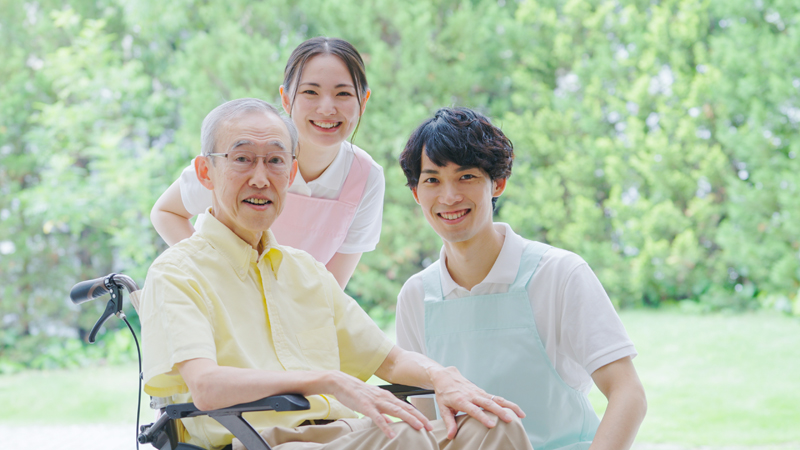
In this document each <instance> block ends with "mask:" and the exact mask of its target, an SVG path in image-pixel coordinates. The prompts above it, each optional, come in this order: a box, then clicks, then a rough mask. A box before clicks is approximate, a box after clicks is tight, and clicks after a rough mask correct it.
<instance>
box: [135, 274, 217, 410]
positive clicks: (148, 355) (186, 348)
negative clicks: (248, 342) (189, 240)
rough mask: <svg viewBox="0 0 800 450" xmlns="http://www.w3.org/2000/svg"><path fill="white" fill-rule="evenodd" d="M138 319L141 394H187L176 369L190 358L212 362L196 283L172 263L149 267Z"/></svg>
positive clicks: (207, 326)
mask: <svg viewBox="0 0 800 450" xmlns="http://www.w3.org/2000/svg"><path fill="white" fill-rule="evenodd" d="M139 316H140V319H141V323H142V353H143V374H144V383H145V387H144V390H145V392H146V393H148V394H149V395H153V396H157V397H166V396H169V395H173V394H181V393H186V392H188V387H187V386H186V383H185V382H184V381H183V378H181V376H180V375H179V374H178V373H177V371H176V370H175V365H176V364H178V363H180V362H183V361H187V360H190V359H195V358H208V359H211V360H214V361H216V346H215V343H214V334H213V330H212V326H211V322H210V321H209V307H208V303H207V301H206V300H205V299H204V298H203V296H202V295H201V294H200V293H199V290H198V289H197V283H196V282H195V281H193V280H192V279H191V278H190V277H188V276H187V275H186V274H185V273H184V272H183V271H182V270H181V269H180V268H179V267H178V266H176V265H173V264H159V263H158V262H157V263H155V264H153V266H151V267H150V270H149V271H148V273H147V279H146V280H145V286H144V289H143V291H142V299H141V307H140V310H139Z"/></svg>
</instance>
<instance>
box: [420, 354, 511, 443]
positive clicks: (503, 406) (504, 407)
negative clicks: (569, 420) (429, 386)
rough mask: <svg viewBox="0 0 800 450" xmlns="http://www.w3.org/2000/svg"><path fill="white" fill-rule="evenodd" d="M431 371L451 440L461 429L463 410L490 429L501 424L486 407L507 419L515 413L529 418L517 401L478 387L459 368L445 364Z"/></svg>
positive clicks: (440, 412)
mask: <svg viewBox="0 0 800 450" xmlns="http://www.w3.org/2000/svg"><path fill="white" fill-rule="evenodd" d="M430 372H431V381H432V382H433V389H434V391H436V402H437V403H438V405H439V414H440V415H441V416H442V419H443V420H444V422H445V425H446V426H447V438H448V439H453V438H454V437H455V435H456V431H457V430H458V427H457V425H456V419H455V415H456V414H457V413H458V412H459V411H460V412H464V413H467V414H469V415H470V416H472V417H474V418H475V419H477V420H479V421H480V422H481V423H482V424H484V425H485V426H486V427H488V428H492V427H494V426H495V425H496V424H497V423H496V421H495V420H494V419H492V418H490V417H489V416H487V415H486V414H485V413H484V410H485V411H490V412H492V413H494V414H495V415H497V417H499V418H500V419H502V420H503V421H504V422H511V421H512V420H514V414H516V415H517V417H525V413H524V412H523V411H522V409H521V408H520V407H519V406H517V404H516V403H513V402H511V401H508V400H506V399H505V398H503V397H498V396H496V395H492V394H490V393H487V392H486V391H484V390H483V389H481V388H479V387H478V386H475V385H474V384H472V382H470V381H469V380H467V379H466V378H464V376H463V375H461V372H459V371H458V369H456V368H455V367H443V368H439V369H434V370H431V371H430Z"/></svg>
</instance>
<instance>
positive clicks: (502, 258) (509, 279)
mask: <svg viewBox="0 0 800 450" xmlns="http://www.w3.org/2000/svg"><path fill="white" fill-rule="evenodd" d="M494 228H495V230H497V231H498V232H499V233H500V234H502V235H504V236H505V239H504V240H503V247H502V248H501V249H500V254H499V255H497V259H496V260H495V262H494V265H493V266H492V270H490V271H489V273H488V274H487V275H486V278H484V279H483V281H481V282H480V283H478V284H477V285H475V287H473V289H475V288H477V287H479V286H481V285H484V284H507V285H511V284H513V283H514V280H515V279H516V278H517V272H519V265H520V261H521V259H522V250H523V247H524V246H525V240H524V239H522V237H521V236H520V235H518V234H517V233H515V232H514V230H512V229H511V227H510V226H509V225H508V224H506V223H502V222H495V223H494ZM446 258H447V255H446V253H445V250H444V246H442V249H441V251H440V252H439V273H440V274H441V280H442V295H443V296H444V297H447V296H448V295H450V294H451V293H453V291H455V290H456V289H462V290H466V289H465V288H463V287H461V286H460V285H459V284H457V283H456V282H455V281H453V277H452V276H450V272H449V271H448V270H447V265H446V264H445V261H446Z"/></svg>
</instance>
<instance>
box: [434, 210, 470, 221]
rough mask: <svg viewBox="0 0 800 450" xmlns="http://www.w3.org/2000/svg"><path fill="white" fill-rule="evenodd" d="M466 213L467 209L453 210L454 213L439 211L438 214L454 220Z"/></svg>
mask: <svg viewBox="0 0 800 450" xmlns="http://www.w3.org/2000/svg"><path fill="white" fill-rule="evenodd" d="M466 213H467V210H466V209H465V210H462V211H458V212H454V213H446V212H443V213H439V215H440V216H442V217H444V218H445V219H447V220H455V219H458V218H459V217H461V216H463V215H464V214H466Z"/></svg>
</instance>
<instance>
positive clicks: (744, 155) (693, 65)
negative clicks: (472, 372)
mask: <svg viewBox="0 0 800 450" xmlns="http://www.w3.org/2000/svg"><path fill="white" fill-rule="evenodd" d="M799 21H800V5H798V4H797V2H793V1H788V0H772V1H769V0H758V1H752V0H732V1H722V0H714V1H711V0H706V1H699V2H698V1H695V0H691V1H689V0H663V1H649V0H648V1H642V0H616V1H600V0H594V1H589V0H568V1H556V0H542V1H534V0H524V1H507V0H472V1H469V0H465V1H452V0H441V1H434V2H431V1H429V0H428V1H420V0H409V1H407V2H404V3H403V5H402V7H401V6H399V5H398V4H397V3H396V2H389V1H386V0H371V1H366V2H354V1H348V0H343V1H340V2H336V3H335V4H334V3H330V2H325V3H319V2H312V1H306V0H299V1H296V2H292V3H291V4H288V3H287V2H283V1H270V0H267V1H260V2H253V1H243V0H232V1H229V2H225V3H222V2H203V1H198V0H182V1H176V2H156V1H153V0H140V1H138V2H125V1H121V0H91V1H90V0H74V1H71V2H69V3H67V2H63V1H55V0H40V1H38V2H28V3H24V2H23V3H20V2H12V1H9V0H0V37H1V38H2V42H3V43H4V45H2V46H0V57H2V60H3V63H2V64H1V65H0V295H2V301H0V319H2V320H0V372H7V371H13V370H17V369H18V368H21V367H24V366H33V367H50V366H58V365H75V364H81V361H82V359H81V358H83V357H84V356H79V355H85V354H86V353H85V351H84V350H83V349H82V348H81V346H80V345H77V346H76V345H74V343H73V344H70V345H66V346H65V345H63V341H64V340H67V341H70V342H77V340H78V339H81V338H84V337H85V335H86V333H87V330H88V329H89V328H90V327H91V325H92V324H93V320H94V319H95V318H96V316H97V315H98V313H99V310H100V309H101V308H102V306H103V305H101V304H100V302H95V304H94V305H92V306H88V305H84V306H82V307H81V308H76V307H73V306H72V305H70V304H69V302H68V300H67V290H68V289H69V287H70V286H71V285H72V284H73V283H74V282H76V281H79V280H81V279H87V278H94V277H97V276H100V275H103V274H106V273H108V272H111V271H118V272H124V273H126V274H128V275H131V276H133V277H134V278H135V279H136V280H137V281H139V282H142V281H143V279H144V276H145V273H146V270H147V267H148V266H149V264H150V262H151V261H152V260H153V259H154V258H155V256H156V255H157V254H158V253H159V252H161V251H163V249H164V248H165V245H164V244H163V242H162V241H161V240H160V238H159V237H158V236H157V235H156V234H155V232H154V231H153V229H152V227H151V226H150V223H149V219H148V215H149V211H150V208H151V207H152V205H153V203H154V202H155V199H156V198H157V197H158V196H159V195H160V194H161V192H163V190H164V189H166V187H167V186H168V185H169V184H170V183H171V182H172V181H174V180H175V178H176V177H177V176H178V174H179V173H180V171H181V169H182V168H183V167H185V166H186V165H187V164H188V163H189V161H190V159H191V158H192V157H193V156H194V155H196V154H197V153H198V152H199V128H200V123H201V121H202V119H203V117H204V116H205V114H206V113H207V112H208V111H210V110H211V109H212V108H213V107H215V106H216V105H218V104H220V103H221V102H223V101H226V100H229V99H233V98H238V97H244V96H253V97H260V98H263V99H266V100H268V101H272V102H276V103H277V100H278V95H277V94H278V89H277V88H278V86H279V85H280V83H281V82H282V78H283V77H282V73H283V67H284V64H285V62H286V59H287V57H288V55H289V53H290V52H291V51H292V49H293V48H294V47H295V46H296V45H297V44H299V43H300V42H302V41H303V40H305V39H307V38H308V37H312V36H317V35H328V36H336V37H342V38H344V39H347V40H349V41H350V42H352V43H353V44H354V45H355V46H356V48H358V49H359V51H360V52H361V53H362V55H363V56H364V59H365V61H366V64H367V72H368V78H369V82H370V87H371V88H372V91H373V96H372V99H371V100H370V102H369V105H368V107H367V111H366V114H365V115H364V118H363V120H362V123H361V126H360V128H359V131H358V133H357V135H356V136H355V138H354V141H355V142H356V143H357V144H358V145H359V146H361V147H362V148H364V149H366V150H367V151H368V152H369V153H370V154H371V155H372V156H373V157H374V158H375V159H376V161H378V162H379V163H380V164H381V165H383V167H384V169H385V173H386V180H387V189H386V205H385V208H384V224H383V232H382V237H381V243H380V244H379V246H378V249H377V250H376V251H374V252H371V253H368V254H366V255H364V257H363V258H362V262H361V264H360V265H359V268H358V269H357V271H356V274H355V275H354V277H353V279H352V281H351V282H350V284H349V285H348V292H349V293H350V294H351V295H353V296H354V297H355V298H356V299H357V300H358V301H359V302H360V304H361V305H362V306H363V307H364V308H365V309H366V310H367V311H368V312H370V314H371V315H372V317H373V318H375V319H376V320H377V321H378V322H379V323H381V324H383V325H386V324H389V323H391V322H392V320H393V314H394V313H393V310H394V303H395V296H396V294H397V292H398V291H399V288H400V286H401V285H402V283H403V282H404V281H405V280H406V279H407V278H408V276H410V275H411V274H413V273H415V272H417V271H419V270H421V269H422V268H423V267H424V266H426V265H427V264H429V263H430V262H431V261H432V260H435V259H436V258H437V257H438V249H439V246H440V245H441V243H440V241H439V240H438V238H437V236H436V235H435V234H434V233H433V232H432V231H431V230H430V229H429V227H427V225H426V224H425V221H424V218H423V217H422V214H421V213H420V211H419V209H418V207H417V206H416V204H415V203H414V202H413V199H412V197H411V195H410V193H409V191H408V188H407V187H405V179H404V177H403V175H402V172H401V171H400V169H399V167H398V165H397V162H396V161H397V155H398V154H399V152H400V151H401V150H402V148H403V145H404V143H405V140H406V138H407V137H408V134H409V133H410V132H411V130H413V129H414V127H416V126H417V125H418V124H419V123H420V122H421V121H422V120H424V119H425V118H426V117H428V116H429V115H431V114H432V113H433V112H434V111H435V110H436V109H437V108H438V107H441V106H449V105H459V106H469V107H473V108H477V109H478V110H481V111H483V112H485V113H486V114H488V115H489V116H490V117H492V118H493V120H494V121H495V123H497V124H498V125H500V126H501V127H502V128H503V130H504V131H505V132H506V133H507V134H508V136H509V137H510V138H511V139H512V140H513V142H514V143H515V148H516V154H517V159H516V163H515V167H514V174H513V176H512V178H511V182H510V186H509V189H507V190H506V193H505V194H504V195H503V197H502V198H501V200H500V202H499V203H498V206H499V209H498V214H497V215H498V218H499V220H503V221H507V222H509V223H510V224H511V225H512V227H513V228H514V229H515V230H516V231H518V232H520V233H521V234H523V235H524V236H526V237H529V238H532V239H538V240H541V241H544V242H548V243H551V244H553V245H556V246H560V247H563V248H566V249H569V250H573V251H575V252H577V253H579V254H580V255H582V256H583V257H584V258H585V259H586V260H587V261H588V262H589V264H590V265H591V266H592V268H593V269H594V270H595V271H596V272H597V274H598V276H599V277H600V279H601V281H602V282H603V284H604V286H605V287H606V289H607V290H608V292H609V294H610V296H611V298H612V301H614V303H615V305H617V306H618V307H636V306H643V305H647V306H650V307H658V306H659V305H662V304H664V303H673V302H680V303H681V304H682V306H684V307H685V308H689V309H696V310H698V311H711V310H719V309H730V310H745V309H754V308H760V307H768V308H777V309H780V310H782V311H785V312H786V313H788V314H792V313H793V314H797V315H800V296H798V288H799V287H800V196H799V195H798V192H797V191H798V187H800V186H798V185H800V175H799V174H800V162H798V158H797V156H798V154H800V137H799V136H798V133H797V131H798V126H800V64H798V62H797V58H796V55H798V54H800V35H799V34H800V23H798V22H799ZM109 323H110V324H111V323H112V322H109ZM129 344H130V343H129V342H127V341H125V340H123V339H121V338H116V339H112V338H111V337H107V336H106V337H105V339H104V345H106V348H119V349H122V351H124V349H125V348H126V346H127V345H129ZM73 350H74V351H73ZM100 353H101V352H99V353H98V354H100Z"/></svg>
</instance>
